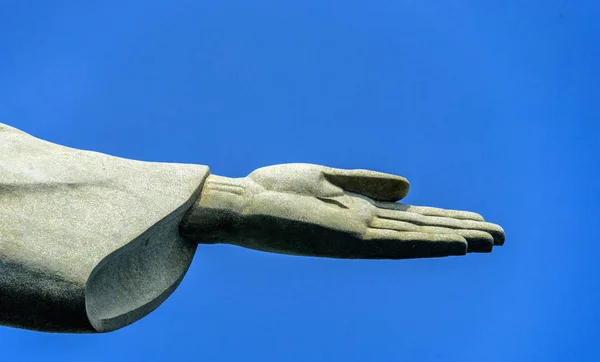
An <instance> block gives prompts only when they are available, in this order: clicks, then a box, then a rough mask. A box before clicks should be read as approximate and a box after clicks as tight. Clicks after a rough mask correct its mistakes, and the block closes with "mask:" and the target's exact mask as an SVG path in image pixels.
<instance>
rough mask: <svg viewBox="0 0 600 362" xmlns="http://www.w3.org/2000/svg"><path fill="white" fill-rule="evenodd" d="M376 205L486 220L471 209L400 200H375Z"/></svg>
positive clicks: (417, 212)
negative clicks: (407, 202)
mask: <svg viewBox="0 0 600 362" xmlns="http://www.w3.org/2000/svg"><path fill="white" fill-rule="evenodd" d="M375 206H377V207H379V208H382V209H390V210H399V211H408V212H414V213H416V214H421V215H425V216H442V217H450V218H453V219H461V220H475V221H485V219H484V218H483V216H481V215H479V214H478V213H476V212H471V211H462V210H449V209H441V208H438V207H429V206H414V205H408V204H402V203H398V202H382V201H375Z"/></svg>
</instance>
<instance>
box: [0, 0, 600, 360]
mask: <svg viewBox="0 0 600 362" xmlns="http://www.w3.org/2000/svg"><path fill="white" fill-rule="evenodd" d="M0 122H3V123H7V124H9V125H12V126H14V127H17V128H20V129H23V130H25V131H27V132H29V133H32V134H34V135H36V136H38V137H40V138H44V139H47V140H50V141H53V142H56V143H60V144H64V145H68V146H71V147H78V148H83V149H91V150H95V151H100V152H105V153H109V154H112V155H117V156H122V157H129V158H135V159H142V160H149V161H172V162H189V163H199V164H205V165H209V166H210V167H211V170H212V172H213V173H215V174H219V175H226V176H243V175H246V174H247V173H249V172H251V171H252V170H253V169H255V168H257V167H261V166H265V165H271V164H277V163H285V162H309V163H317V164H323V165H328V166H335V167H341V168H366V169H373V170H377V171H384V172H390V173H396V174H400V175H403V176H405V177H407V178H408V179H409V180H410V181H411V184H412V189H411V193H410V194H409V196H408V198H407V199H406V202H408V203H411V204H418V205H433V206H439V207H445V208H457V209H466V210H472V211H476V212H479V213H481V214H482V215H483V216H484V217H486V219H488V220H491V221H493V222H497V223H499V224H501V225H502V226H503V227H504V228H505V230H506V233H507V242H506V245H505V246H504V247H501V248H496V249H495V250H494V252H493V253H492V254H476V255H468V256H466V257H454V258H442V259H422V260H409V261H348V260H331V259H317V258H298V257H290V256H282V255H275V254H266V253H260V252H256V251H251V250H245V249H242V248H236V247H232V246H205V245H204V246H200V247H199V249H198V253H197V254H196V259H195V260H194V262H193V265H192V267H191V268H190V271H189V273H188V275H187V276H186V278H185V279H184V281H183V283H182V284H181V286H180V287H179V289H178V290H177V291H176V292H175V293H174V294H173V295H172V296H171V297H170V298H169V299H168V300H167V301H166V302H165V303H164V304H163V305H162V306H161V307H160V308H159V309H157V310H156V311H155V312H154V313H153V314H151V315H149V316H148V317H146V318H144V319H143V320H141V321H139V322H137V323H135V324H134V325H132V326H129V327H127V328H125V329H122V330H119V331H117V332H114V333H110V334H103V335H56V334H45V333H39V332H30V331H24V330H17V329H10V328H6V327H0V353H1V354H2V360H7V361H12V360H14V361H17V360H43V361H48V362H49V361H81V360H83V358H85V359H86V360H87V361H90V362H91V361H121V360H123V361H134V360H144V361H151V360H165V361H166V360H168V359H169V360H174V361H187V360H198V361H328V362H329V361H461V362H464V361H478V362H479V361H502V362H504V361H544V362H546V361H598V360H600V352H598V338H599V337H600V326H599V323H600V294H599V293H600V265H599V262H598V253H599V252H600V247H599V246H598V240H597V239H596V238H597V235H598V232H597V230H596V229H594V227H597V226H598V225H599V224H600V219H599V216H598V215H599V213H598V209H597V206H598V202H599V201H600V195H599V191H598V185H599V184H600V182H599V177H598V176H599V175H598V168H599V166H600V162H599V158H600V157H599V155H600V147H599V146H598V143H599V142H600V136H599V131H600V130H599V126H598V124H599V122H600V3H599V2H598V1H596V0H589V1H583V0H582V1H568V0H561V1H554V0H544V1H542V0H539V1H494V2H489V1H480V0H471V1H464V0H463V1H450V0H448V1H419V0H408V1H407V0H372V1H327V0H303V1H264V0H253V1H229V0H220V1H177V2H175V1H102V2H94V3H92V2H88V1H70V2H69V1H44V2H42V1H38V2H30V1H18V0H12V1H11V0H8V1H3V2H2V3H1V4H0ZM0 222H1V221H0Z"/></svg>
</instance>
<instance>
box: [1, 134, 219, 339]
mask: <svg viewBox="0 0 600 362" xmlns="http://www.w3.org/2000/svg"><path fill="white" fill-rule="evenodd" d="M208 173H209V170H208V168H207V167H206V166H200V165H187V164H167V163H152V162H141V161H133V160H127V159H122V158H118V157H112V156H108V155H104V154H100V153H96V152H89V151H82V150H77V149H72V148H68V147H63V146H60V145H56V144H53V143H50V142H46V141H43V140H40V139H37V138H35V137H32V136H30V135H28V134H26V133H24V132H21V131H19V130H17V129H15V128H12V127H9V126H7V125H3V124H0V324H4V325H10V326H16V327H22V328H29V329H36V330H44V331H63V332H64V331H72V332H94V331H100V332H103V331H109V330H114V329H117V328H120V327H123V326H125V325H127V324H130V323H132V322H134V321H136V320H138V319H139V318H141V317H143V316H144V315H146V314H148V313H149V312H151V311H152V310H153V309H154V308H156V307H157V306H158V305H160V303H162V301H164V299H166V298H167V297H168V296H169V294H170V293H171V292H172V291H173V290H174V289H175V288H176V287H177V285H178V283H179V282H180V281H181V279H182V278H183V276H184V274H185V272H186V270H187V268H188V266H189V264H190V262H191V260H192V258H193V255H194V252H195V250H196V243H193V242H189V241H186V240H184V239H183V238H182V237H180V236H179V234H178V225H179V222H180V220H181V218H182V216H183V214H184V213H185V211H187V209H188V208H189V207H190V206H191V205H192V204H193V202H194V201H195V199H196V198H197V196H198V195H199V193H200V191H201V187H202V184H203V182H204V180H205V178H206V177H207V175H208Z"/></svg>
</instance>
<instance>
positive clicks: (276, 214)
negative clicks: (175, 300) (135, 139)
mask: <svg viewBox="0 0 600 362" xmlns="http://www.w3.org/2000/svg"><path fill="white" fill-rule="evenodd" d="M407 192H408V181H407V180H406V179H404V178H403V177H400V176H396V175H390V174H384V173H380V172H374V171H368V170H342V169H336V168H331V167H325V166H319V165H311V164H284V165H274V166H268V167H263V168H260V169H258V170H255V171H254V172H252V173H251V174H250V175H248V177H244V178H227V177H222V176H217V175H210V176H209V177H208V178H207V180H206V182H205V186H204V188H203V190H202V194H201V197H200V198H199V199H198V200H197V201H196V202H195V203H194V205H193V206H192V208H191V209H190V211H189V212H188V213H187V214H186V215H185V216H184V218H183V220H182V222H181V227H180V232H181V235H183V236H184V237H186V238H188V239H190V240H197V241H199V242H204V243H232V244H235V245H240V246H245V247H249V248H253V249H257V250H263V251H269V252H278V253H285V254H293V255H306V256H321V257H335V258H361V259H365V258H368V259H406V258H426V257H441V256H451V255H464V254H466V253H467V252H490V251H492V248H493V246H494V245H502V244H503V243H504V231H503V230H502V228H501V227H500V226H498V225H495V224H492V223H488V222H486V221H485V220H484V219H483V217H482V216H481V215H479V214H476V213H473V212H468V211H457V210H444V209H438V208H432V207H418V206H411V205H406V204H401V203H396V202H394V201H396V200H399V199H401V198H403V197H404V196H405V195H406V194H407Z"/></svg>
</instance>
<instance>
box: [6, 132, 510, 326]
mask: <svg viewBox="0 0 600 362" xmlns="http://www.w3.org/2000/svg"><path fill="white" fill-rule="evenodd" d="M408 188H409V184H408V181H407V180H406V179H404V178H403V177H400V176H394V175H388V174H383V173H378V172H373V171H365V170H341V169H335V168H330V167H323V166H317V165H310V164H284V165H276V166H270V167H264V168H260V169H258V170H256V171H254V172H252V173H251V174H250V175H248V176H247V177H244V178H227V177H222V176H216V175H210V173H209V169H208V167H206V166H200V165H190V164H172V163H154V162H141V161H134V160H128V159H123V158H118V157H112V156H108V155H105V154H101V153H97V152H90V151H83V150H78V149H72V148H68V147H64V146H60V145H57V144H53V143H50V142H46V141H43V140H40V139H37V138H35V137H33V136H30V135H28V134H26V133H24V132H22V131H19V130H17V129H15V128H12V127H10V126H7V125H4V124H0V324H2V325H7V326H13V327H20V328H27V329H33V330H40V331H54V332H107V331H113V330H116V329H118V328H122V327H124V326H127V325H129V324H131V323H133V322H135V321H137V320H139V319H140V318H142V317H144V316H145V315H147V314H148V313H150V312H151V311H153V310H154V309H155V308H157V307H158V306H159V305H160V304H161V303H162V302H163V301H164V300H165V299H166V298H167V297H168V296H169V295H170V294H171V293H172V292H173V291H174V290H175V288H177V286H178V285H179V283H180V282H181V280H182V278H183V276H184V275H185V273H186V271H187V269H188V266H189V265H190V263H191V261H192V258H193V256H194V252H195V251H196V246H197V244H198V243H232V244H235V245H239V246H244V247H248V248H252V249H257V250H263V251H270V252H277V253H286V254H293V255H308V256H320V257H334V258H368V259H404V258H425V257H441V256H450V255H464V254H466V253H468V252H490V251H492V247H493V246H494V245H502V244H503V243H504V231H503V230H502V228H501V227H500V226H498V225H495V224H491V223H488V222H485V221H484V219H483V218H482V217H481V216H480V215H478V214H475V213H471V212H466V211H454V210H443V209H437V208H431V207H417V206H410V205H406V204H401V203H397V202H396V201H398V200H400V199H402V198H403V197H404V196H406V194H407V193H408Z"/></svg>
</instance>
